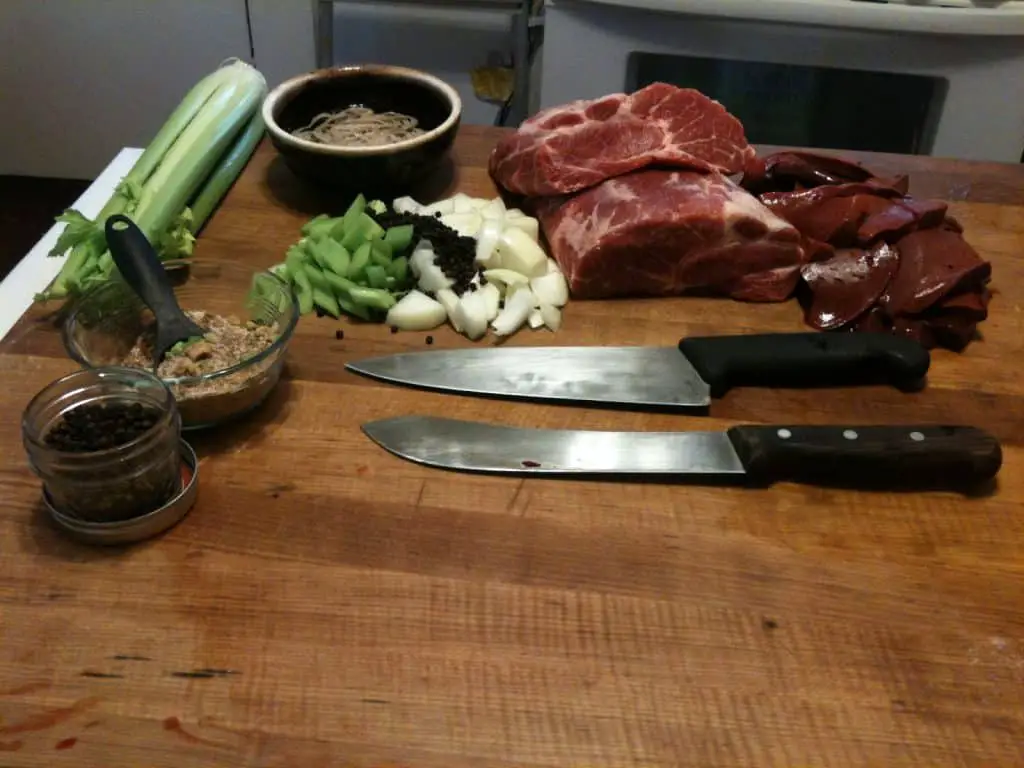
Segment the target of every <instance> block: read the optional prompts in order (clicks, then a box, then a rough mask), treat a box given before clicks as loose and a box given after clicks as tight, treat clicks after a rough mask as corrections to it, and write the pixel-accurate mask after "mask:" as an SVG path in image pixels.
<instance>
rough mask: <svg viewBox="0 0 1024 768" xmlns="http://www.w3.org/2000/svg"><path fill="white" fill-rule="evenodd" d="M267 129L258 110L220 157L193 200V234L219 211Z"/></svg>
mask: <svg viewBox="0 0 1024 768" xmlns="http://www.w3.org/2000/svg"><path fill="white" fill-rule="evenodd" d="M264 128H265V127H264V125H263V114H262V113H261V111H260V110H259V108H257V109H256V111H255V112H254V113H253V116H252V118H251V119H250V120H249V124H248V125H247V126H245V128H244V129H243V130H242V133H241V134H240V135H239V136H238V138H237V139H236V140H235V143H234V144H233V145H232V147H231V149H229V150H228V151H227V154H225V155H224V157H223V158H221V161H220V163H219V164H218V165H217V167H216V168H214V169H213V173H211V174H210V177H209V178H208V179H207V180H206V183H205V184H204V185H203V188H202V189H201V190H200V192H199V194H198V195H197V196H196V199H195V200H193V201H192V205H191V206H190V207H191V208H192V234H199V230H201V229H202V228H203V225H205V224H206V222H207V220H208V219H209V218H210V215H211V214H212V213H213V212H214V210H216V208H217V205H218V204H219V203H220V201H221V200H222V199H223V198H224V196H225V195H226V194H227V192H228V190H229V189H230V188H231V185H233V184H234V183H235V181H237V180H238V177H239V176H241V175H242V171H243V170H244V169H245V166H246V165H247V164H248V162H249V158H251V157H252V153H253V152H255V151H256V146H257V145H258V144H259V143H260V140H261V139H262V138H263V133H264Z"/></svg>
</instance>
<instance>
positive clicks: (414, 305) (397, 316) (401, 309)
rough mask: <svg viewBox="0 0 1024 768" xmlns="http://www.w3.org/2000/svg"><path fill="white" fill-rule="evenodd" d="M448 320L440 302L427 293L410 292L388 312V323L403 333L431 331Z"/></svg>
mask: <svg viewBox="0 0 1024 768" xmlns="http://www.w3.org/2000/svg"><path fill="white" fill-rule="evenodd" d="M447 318H448V313H447V312H446V311H445V309H444V307H443V306H442V305H441V304H440V303H439V302H437V301H434V300H433V299H432V298H430V297H429V296H427V295H426V294H425V293H420V292H419V291H409V293H407V294H406V295H405V296H404V297H403V298H402V300H401V301H399V302H398V303H397V304H395V306H393V307H392V308H391V309H390V310H388V317H387V323H388V325H393V326H394V327H396V328H400V329H401V330H403V331H429V330H431V329H433V328H437V327H438V326H439V325H441V324H442V323H443V322H444V321H445V320H446V319H447Z"/></svg>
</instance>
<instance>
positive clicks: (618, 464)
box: [362, 416, 1002, 489]
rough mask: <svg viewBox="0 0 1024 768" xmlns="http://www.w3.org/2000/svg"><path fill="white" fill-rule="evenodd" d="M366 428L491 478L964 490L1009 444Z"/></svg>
mask: <svg viewBox="0 0 1024 768" xmlns="http://www.w3.org/2000/svg"><path fill="white" fill-rule="evenodd" d="M362 429H363V432H364V433H365V434H366V435H367V437H369V438H370V439H371V440H373V441H374V442H375V443H377V444H378V445H379V446H380V447H382V448H384V449H385V450H387V451H389V452H391V453H393V454H394V455H396V456H398V457H400V458H403V459H406V460H408V461H412V462H415V463H418V464H423V465H426V466H430V467H436V468H439V469H450V470H460V471H466V472H478V473H491V474H513V475H546V476H576V477H581V476H597V477H602V476H605V477H615V478H617V479H626V478H628V477H631V476H632V477H637V478H643V477H647V478H650V477H654V478H657V479H662V480H686V479H689V480H691V481H696V482H708V483H716V482H717V483H721V482H723V481H724V482H735V483H752V484H757V485H771V484H772V483H775V482H782V481H790V482H799V483H804V484H811V485H821V486H846V487H854V488H879V487H881V488H893V489H903V488H946V489H962V488H970V487H974V486H977V485H978V484H981V483H984V482H986V481H989V480H991V479H992V478H993V477H995V475H996V473H997V472H998V471H999V468H1000V466H1001V465H1002V449H1001V448H1000V445H999V442H998V441H997V440H996V439H995V438H994V437H992V436H991V435H989V434H988V433H986V432H984V431H982V430H980V429H976V428H974V427H963V426H934V425H923V426H863V427H849V426H846V427H844V426H798V425H788V426H761V425H745V426H737V427H732V428H731V429H729V430H727V431H725V432H601V431H590V430H550V429H524V428H518V427H504V426H498V425H493V424H484V423H479V422H471V421H459V420H456V419H447V418H438V417H433V416H399V417H396V418H390V419H383V420H380V421H374V422H370V423H368V424H364V425H363V427H362Z"/></svg>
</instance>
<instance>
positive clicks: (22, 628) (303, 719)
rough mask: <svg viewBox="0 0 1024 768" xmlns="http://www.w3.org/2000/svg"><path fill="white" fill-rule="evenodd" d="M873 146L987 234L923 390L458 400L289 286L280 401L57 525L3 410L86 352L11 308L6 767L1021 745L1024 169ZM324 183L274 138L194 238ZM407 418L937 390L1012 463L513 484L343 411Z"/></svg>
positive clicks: (0, 385)
mask: <svg viewBox="0 0 1024 768" xmlns="http://www.w3.org/2000/svg"><path fill="white" fill-rule="evenodd" d="M499 135H500V133H499V132H498V131H497V130H496V129H474V128H465V129H464V130H463V131H462V135H461V136H460V138H459V140H458V144H457V146H456V149H455V165H454V168H453V170H452V173H451V177H450V178H449V179H442V180H440V181H439V182H438V183H437V189H436V190H434V194H435V195H438V196H440V195H441V194H451V193H453V192H454V191H463V192H466V193H468V194H470V195H475V196H486V195H492V194H494V188H493V186H492V185H491V182H490V180H489V178H488V175H487V171H486V161H487V155H488V152H489V150H490V148H491V147H492V146H493V145H494V143H495V141H496V140H497V138H498V136H499ZM863 159H865V160H866V161H867V162H868V163H869V165H870V166H871V167H872V168H877V169H878V170H879V171H888V172H896V171H902V172H907V173H909V174H910V175H911V184H912V187H911V191H912V192H913V193H916V194H918V195H922V196H934V197H938V198H942V199H946V200H951V201H953V205H952V211H953V213H954V215H956V216H957V217H958V219H959V220H960V221H961V222H962V223H963V225H964V228H965V231H966V236H967V238H968V240H969V241H970V242H971V244H972V245H974V246H975V247H976V248H977V249H978V250H979V252H980V253H981V254H982V256H984V257H985V258H986V259H989V260H991V262H992V265H993V273H994V279H993V285H994V286H995V288H996V289H997V291H998V293H997V295H996V297H995V298H994V300H993V302H992V305H991V315H990V318H989V320H988V321H987V322H986V323H984V324H983V325H982V333H983V334H984V338H983V339H981V340H978V341H975V342H974V343H972V344H971V345H970V346H969V347H968V348H967V350H966V351H965V352H964V353H962V354H955V353H950V352H946V351H936V352H935V353H934V354H933V361H932V368H931V373H930V379H929V386H928V387H927V388H926V389H925V390H924V391H922V392H919V393H915V394H911V395H908V394H902V393H899V392H897V391H895V390H892V389H890V388H886V387H877V388H867V389H864V388H858V389H852V388H851V389H835V390H829V391H824V392H823V391H820V390H816V391H806V392H805V391H795V390H775V391H763V390H736V391H734V392H732V393H730V394H729V395H727V396H726V397H725V398H723V399H722V400H720V401H718V402H716V404H715V408H714V416H713V417H699V416H697V417H688V416H678V415H665V414H644V413H632V412H620V411H607V410H596V409H583V408H573V407H552V406H542V405H537V404H530V403H511V402H496V401H491V400H481V399H475V398H462V397H456V396H445V395H441V394H435V393H427V392H422V391H416V390H411V389H401V388H397V387H390V386H387V385H385V384H381V383H378V382H374V381H371V380H368V379H365V378H360V377H358V376H355V375H353V374H350V373H348V372H346V371H345V369H344V368H343V365H344V363H345V362H347V361H350V360H355V359H359V358H362V357H368V356H375V355H381V354H387V353H391V352H399V351H407V350H426V349H427V343H428V340H427V338H426V337H427V334H425V333H397V334H392V333H391V332H390V331H389V329H388V328H387V327H386V326H376V325H366V324H350V323H347V322H344V321H342V322H338V321H334V320H331V319H326V318H316V317H313V316H307V317H304V318H303V319H302V321H301V322H300V324H299V328H298V331H297V333H296V336H295V339H294V341H293V343H292V346H291V349H290V352H289V357H288V364H287V372H286V374H285V379H284V380H283V381H282V383H281V385H280V386H279V387H278V389H277V390H276V391H275V392H274V394H273V396H272V398H271V399H270V400H269V401H268V402H267V403H266V404H265V406H264V407H262V408H261V409H260V410H258V411H256V412H254V413H253V414H252V415H251V416H250V417H249V418H248V419H247V420H245V421H244V422H242V423H239V424H236V425H234V426H231V427H225V428H222V429H218V430H216V431H213V432H210V433H208V434H201V435H199V434H197V435H192V436H191V437H190V440H191V442H192V443H193V445H194V446H195V447H196V449H197V452H198V454H199V456H200V473H201V479H200V491H199V499H198V502H197V504H196V506H195V508H194V510H193V511H192V513H191V514H190V515H189V516H188V517H187V518H186V519H185V520H184V521H183V522H182V523H181V524H180V525H179V526H178V527H176V528H174V529H173V530H172V531H170V532H168V533H167V534H166V535H164V536H163V537H161V538H159V539H156V540H152V541H149V542H146V543H144V544H140V545H136V546H133V547H129V548H124V549H97V548H90V547H87V546H84V545H79V544H75V543H73V542H71V541H69V540H67V539H65V538H63V537H62V536H61V534H60V533H58V532H56V531H55V530H53V529H52V528H51V527H50V526H49V525H48V524H47V523H46V521H45V517H44V512H43V506H42V500H41V498H40V489H39V484H38V482H37V481H36V479H35V478H34V477H33V475H32V474H31V473H30V471H29V469H28V466H27V463H26V461H25V457H24V455H23V453H22V452H21V450H20V437H19V418H20V415H21V412H22V409H23V408H24V407H25V404H26V403H27V402H28V401H29V399H30V398H31V397H32V395H34V394H35V393H36V392H37V391H38V390H39V389H40V388H42V387H43V386H44V385H45V384H46V383H48V382H49V381H51V380H53V379H55V378H57V377H58V376H60V375H62V374H64V373H67V372H69V371H71V370H73V369H74V365H73V363H72V362H71V361H70V360H68V359H67V357H66V356H65V355H64V353H63V350H62V347H61V342H60V336H59V333H58V332H57V331H55V330H54V329H53V327H52V324H50V323H49V322H47V320H46V319H45V318H43V317H42V316H41V314H40V313H39V312H38V311H35V310H33V311H32V312H30V313H29V314H28V315H27V316H26V317H24V318H23V319H22V320H21V321H20V322H19V324H18V325H17V327H16V328H15V329H14V330H13V331H12V333H11V334H9V335H8V337H7V338H6V339H5V340H4V342H3V344H2V347H0V416H2V418H0V438H2V440H3V444H4V445H6V446H7V447H8V450H7V451H6V452H5V453H4V456H3V458H2V459H0V498H2V499H3V503H2V505H0V638H2V641H0V765H3V766H63V765H67V766H72V765H74V766H101V765H102V766H107V767H111V768H113V767H117V766H124V767H126V768H127V767H128V766H133V767H134V766H143V765H144V766H149V767H150V768H160V767H164V766H166V768H172V767H173V768H193V767H196V768H198V766H210V765H218V766H253V767H254V768H255V767H256V766H259V767H260V768H286V767H287V768H292V767H295V766H302V767H303V768H314V767H316V766H365V767H369V766H384V765H387V766H408V767H409V768H540V766H551V767H552V768H553V767H555V766H559V767H562V766H564V767H565V768H584V767H586V768H619V767H624V766H644V767H645V768H653V767H654V766H666V767H668V766H672V767H673V768H674V767H675V766H682V765H709V766H712V765H713V766H719V767H722V766H741V765H742V766H799V765H808V766H809V765H813V766H840V765H886V766H898V765H906V766H910V765H914V766H919V765H942V766H953V765H977V766H992V765H1021V764H1024V586H1022V585H1024V514H1022V512H1024V450H1022V447H1021V444H1022V441H1024V377H1022V375H1021V374H1022V365H1024V363H1022V361H1024V324H1022V318H1024V313H1022V311H1021V308H1022V306H1024V258H1022V256H1021V254H1022V253H1024V209H1022V208H1021V205H1022V204H1024V168H1022V167H1019V166H999V165H989V164H975V163H966V162H955V161H945V160H937V159H929V158H910V157H898V156H873V157H864V158H863ZM423 194H424V195H425V194H426V193H423ZM334 202H336V201H334ZM332 206H333V202H332V201H331V200H328V199H323V198H317V197H316V196H315V195H314V194H313V193H311V192H309V191H308V190H307V189H305V188H304V187H302V186H301V185H300V184H299V183H298V182H297V181H296V180H294V179H293V178H292V177H291V176H290V175H289V173H288V171H287V170H286V169H285V168H284V167H283V165H282V164H281V162H280V161H279V160H278V159H277V158H276V156H275V154H274V152H273V151H272V150H271V149H270V148H269V147H263V148H261V149H260V150H259V151H258V152H257V154H256V156H255V158H254V159H253V161H252V163H251V164H250V166H249V168H248V169H247V170H246V172H245V174H244V176H243V177H242V178H241V180H240V181H239V182H238V184H237V185H236V187H235V189H234V190H233V191H232V192H231V194H230V196H229V197H228V198H227V200H226V201H225V203H224V205H223V207H222V209H221V210H220V211H219V212H218V213H217V214H216V216H215V217H214V219H213V220H212V221H211V223H210V224H209V226H208V228H207V230H206V231H205V232H204V234H203V235H202V237H201V238H200V241H199V243H198V247H197V251H196V256H197V258H200V259H202V258H204V257H209V258H217V259H234V260H238V261H242V262H245V263H246V264H251V265H252V266H253V267H267V266H269V265H271V264H274V263H276V262H278V261H280V260H281V258H282V256H283V253H284V251H285V249H286V248H287V246H288V245H289V244H290V243H292V242H294V240H295V239H296V237H297V232H298V230H299V227H300V226H301V224H302V223H303V222H304V221H306V220H308V219H309V218H310V217H311V216H313V215H315V214H317V213H321V212H323V211H325V210H328V211H329V210H331V209H332ZM339 329H340V330H343V331H344V332H343V333H341V334H339V333H337V331H338V330H339ZM787 330H791V331H799V330H804V326H803V324H802V321H801V316H800V310H799V308H798V307H797V306H796V304H795V303H792V302H790V303H786V304H773V305H753V304H741V303H735V302H728V301H715V300H711V299H701V298H679V299H657V300H643V301H608V302H604V301H595V302H585V301H576V302H570V303H569V305H568V306H567V307H566V309H565V323H564V326H563V327H562V329H561V330H560V331H559V332H558V333H556V334H550V333H547V332H543V333H542V332H536V333H531V332H524V333H520V334H518V335H517V336H515V337H514V338H513V339H512V340H510V342H509V343H511V344H559V345H578V344H608V345H611V344H673V343H675V342H676V341H677V340H678V339H679V338H681V337H683V336H687V335H709V334H728V333H742V332H754V331H787ZM430 335H431V336H432V337H433V342H434V345H433V347H431V349H438V348H446V347H453V346H468V345H470V344H471V343H472V342H469V341H468V340H466V339H465V338H464V337H461V336H458V335H456V334H455V333H453V332H451V331H450V329H439V330H437V331H433V332H431V334H430ZM481 343H488V342H486V341H485V342H481ZM401 414H428V415H429V414H436V415H445V416H451V417H456V418H462V419H470V420H476V421H499V422H503V423H506V424H510V425H517V426H534V427H551V428H559V427H572V428H591V429H626V430H630V429H637V430H674V429H721V428H727V427H728V426H730V425H733V424H736V423H740V422H752V423H786V422H797V423H809V422H821V423H836V424H838V423H843V422H846V423H897V422H901V423H914V422H925V423H928V422H932V423H934V422H950V421H953V422H957V423H964V424H971V425H974V426H978V427H981V428H983V429H986V430H989V431H990V432H992V433H993V434H995V435H996V436H997V437H998V438H1000V440H1002V441H1003V445H1004V456H1005V459H1004V465H1003V469H1002V472H1001V474H1000V477H999V482H998V487H997V488H996V489H995V490H994V491H993V492H991V493H989V494H985V495H979V496H977V497H973V498H967V497H964V496H959V495H956V494H947V493H928V494H919V495H907V494H904V495H898V494H883V493H868V492H853V491H839V490H821V489H810V488H806V487H798V486H795V485H785V484H784V485H779V486H776V487H774V488H771V489H765V490H743V489H736V488H697V487H686V486H682V487H680V486H669V485H657V484H644V485H627V484H618V483H610V482H603V483H602V482H577V481H564V480H544V479H528V480H519V479H508V478H501V477H482V476H469V475H459V474H454V473H445V472H440V471H436V470H431V469H428V468H425V467H420V466H417V465H414V464H410V463H406V462H403V461H402V460H400V459H398V458H395V457H394V456H391V455H389V454H387V453H385V452H383V451H381V450H379V449H377V448H376V447H375V446H374V445H372V444H370V442H369V441H368V440H367V439H365V437H364V436H363V434H362V433H361V432H360V428H359V427H360V424H362V423H364V422H367V421H371V420H374V419H379V418H384V417H388V416H396V415H401Z"/></svg>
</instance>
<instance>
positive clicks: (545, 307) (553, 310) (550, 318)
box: [540, 304, 562, 331]
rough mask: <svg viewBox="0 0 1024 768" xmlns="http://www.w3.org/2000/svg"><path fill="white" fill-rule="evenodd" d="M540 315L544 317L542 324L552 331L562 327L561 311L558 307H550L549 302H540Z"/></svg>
mask: <svg viewBox="0 0 1024 768" xmlns="http://www.w3.org/2000/svg"><path fill="white" fill-rule="evenodd" d="M540 316H541V317H542V318H543V319H544V325H546V326H547V327H548V328H550V329H551V330H552V331H557V330H558V329H559V328H561V327H562V311H561V310H560V309H559V308H558V307H552V306H551V305H550V304H541V305H540Z"/></svg>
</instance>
